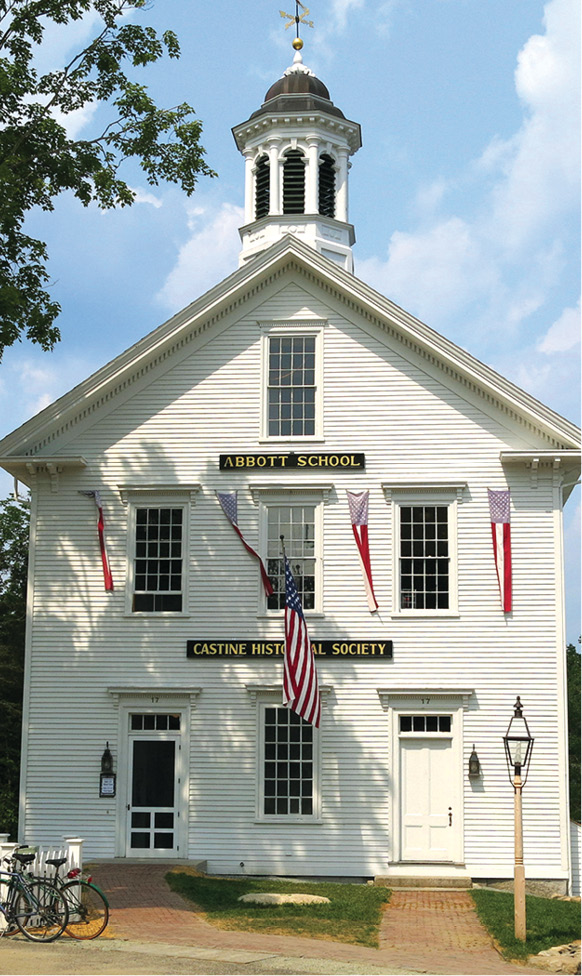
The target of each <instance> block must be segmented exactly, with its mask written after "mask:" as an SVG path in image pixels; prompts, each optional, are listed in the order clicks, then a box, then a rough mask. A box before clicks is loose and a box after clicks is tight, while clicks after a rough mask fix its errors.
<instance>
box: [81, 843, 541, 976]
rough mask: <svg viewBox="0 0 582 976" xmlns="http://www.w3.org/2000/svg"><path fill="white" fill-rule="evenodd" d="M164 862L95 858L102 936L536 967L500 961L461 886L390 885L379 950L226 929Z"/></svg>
mask: <svg viewBox="0 0 582 976" xmlns="http://www.w3.org/2000/svg"><path fill="white" fill-rule="evenodd" d="M168 870H169V865H163V864H158V863H151V862H150V863H147V864H146V863H139V864H135V863H133V864H132V863H127V862H124V861H121V860H120V861H116V862H111V861H108V862H102V863H99V864H95V865H93V866H92V872H93V877H94V879H95V881H96V882H97V884H99V885H100V886H101V887H102V888H103V889H104V891H106V892H107V895H108V897H109V900H110V906H111V921H110V925H109V927H108V929H107V933H106V934H108V935H109V937H110V938H116V939H124V940H130V941H132V942H133V941H135V942H142V943H148V942H151V943H153V942H156V943H168V944H171V945H175V946H187V945H191V946H197V947H199V948H208V949H217V950H223V951H227V952H228V951H232V950H237V949H238V950H252V951H257V950H259V951H265V952H271V953H277V954H280V955H283V956H292V957H303V958H310V959H314V958H315V959H317V958H324V957H325V959H328V960H330V959H332V960H337V961H338V962H343V963H349V964H352V965H354V964H359V965H367V964H369V965H370V966H376V967H386V968H387V969H389V968H400V969H402V970H404V971H405V972H414V973H428V974H434V976H440V974H448V976H473V974H475V976H480V974H482V976H506V974H507V976H509V974H512V973H513V974H522V976H524V974H526V973H530V974H531V973H535V974H537V976H540V973H541V972H542V971H541V970H539V969H532V968H527V967H522V966H514V965H510V964H508V963H506V962H504V961H503V959H502V958H501V956H500V955H499V954H498V952H497V951H496V949H495V948H494V946H493V945H492V943H491V940H490V938H489V936H488V934H487V932H486V931H485V929H484V928H483V926H482V925H481V923H480V922H479V920H478V918H477V915H476V913H475V910H474V907H473V900H472V898H471V896H470V895H469V894H468V892H466V891H447V890H443V891H437V890H431V891H428V890H410V891H409V890H401V891H399V890H395V891H394V892H393V894H392V898H391V901H390V905H389V908H388V909H387V911H386V912H385V914H384V918H383V922H382V926H381V930H380V948H379V949H366V948H364V947H360V946H353V945H347V944H343V943H339V942H331V941H327V940H325V941H324V940H316V939H306V938H299V937H298V938H295V937H292V936H276V935H260V934H257V933H248V934H247V933H244V932H229V931H226V930H223V929H216V928H214V927H213V926H212V925H210V924H209V923H208V922H207V921H206V920H205V918H204V917H203V915H202V914H201V913H200V912H199V911H197V910H196V908H195V907H192V906H191V905H189V904H187V903H186V902H184V901H183V899H182V898H181V897H180V896H179V895H177V894H175V893H174V892H172V891H170V889H169V888H168V886H167V884H166V882H165V880H164V876H165V874H166V873H167V871H168Z"/></svg>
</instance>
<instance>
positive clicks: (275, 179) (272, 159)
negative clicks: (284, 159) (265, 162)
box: [269, 140, 281, 214]
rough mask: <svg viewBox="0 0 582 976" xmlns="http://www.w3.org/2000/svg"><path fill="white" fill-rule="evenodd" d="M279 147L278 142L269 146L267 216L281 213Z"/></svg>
mask: <svg viewBox="0 0 582 976" xmlns="http://www.w3.org/2000/svg"><path fill="white" fill-rule="evenodd" d="M279 146H280V142H279V140H277V141H276V142H271V143H270V145H269V214H280V213H281V202H280V197H281V191H280V186H281V180H280V172H279V171H280V167H281V163H280V162H279Z"/></svg>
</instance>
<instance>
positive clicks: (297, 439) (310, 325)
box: [258, 319, 327, 444]
mask: <svg viewBox="0 0 582 976" xmlns="http://www.w3.org/2000/svg"><path fill="white" fill-rule="evenodd" d="M326 325H327V320H325V319H320V320H316V319H304V320H302V319H298V320H296V321H289V320H285V321H281V322H278V321H273V320H272V319H271V320H270V321H268V322H263V321H259V322H258V326H259V329H260V330H261V425H260V441H261V442H263V443H269V444H281V443H289V442H292V443H294V444H313V443H315V442H320V443H322V442H323V440H324V416H323V375H324V374H323V357H324V329H325V326H326ZM289 338H291V339H292V338H314V339H315V376H314V379H315V420H314V433H313V434H270V433H269V356H270V348H271V339H289Z"/></svg>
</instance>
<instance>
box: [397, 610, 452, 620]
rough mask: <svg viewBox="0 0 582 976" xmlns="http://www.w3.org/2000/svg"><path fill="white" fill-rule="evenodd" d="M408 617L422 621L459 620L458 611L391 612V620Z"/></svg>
mask: <svg viewBox="0 0 582 976" xmlns="http://www.w3.org/2000/svg"><path fill="white" fill-rule="evenodd" d="M410 617H420V618H422V619H423V620H460V618H461V614H460V613H459V611H458V610H393V611H392V613H391V614H390V618H391V619H392V620H406V619H408V618H410Z"/></svg>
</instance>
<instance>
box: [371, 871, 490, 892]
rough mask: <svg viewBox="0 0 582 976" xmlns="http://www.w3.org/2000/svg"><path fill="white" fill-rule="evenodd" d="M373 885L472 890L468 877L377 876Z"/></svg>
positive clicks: (471, 882) (470, 880)
mask: <svg viewBox="0 0 582 976" xmlns="http://www.w3.org/2000/svg"><path fill="white" fill-rule="evenodd" d="M374 884H376V885H384V886H385V887H386V888H462V889H466V888H472V887H473V881H472V879H471V878H470V877H469V876H468V875H460V874H458V875H456V876H454V877H440V878H438V877H420V876H419V877H411V876H410V875H406V874H387V875H378V876H377V877H375V878H374Z"/></svg>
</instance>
